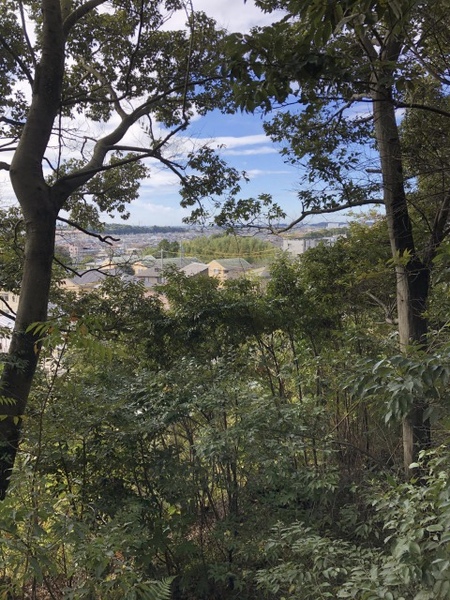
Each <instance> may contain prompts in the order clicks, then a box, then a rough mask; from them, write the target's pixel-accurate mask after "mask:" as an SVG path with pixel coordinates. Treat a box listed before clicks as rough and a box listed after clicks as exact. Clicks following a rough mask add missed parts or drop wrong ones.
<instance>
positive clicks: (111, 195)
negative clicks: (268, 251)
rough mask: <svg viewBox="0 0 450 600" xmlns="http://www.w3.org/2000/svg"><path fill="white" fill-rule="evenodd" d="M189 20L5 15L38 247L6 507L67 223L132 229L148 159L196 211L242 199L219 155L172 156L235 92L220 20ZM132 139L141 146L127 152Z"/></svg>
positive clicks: (10, 421) (11, 97)
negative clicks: (108, 220) (222, 66)
mask: <svg viewBox="0 0 450 600" xmlns="http://www.w3.org/2000/svg"><path fill="white" fill-rule="evenodd" d="M183 8H184V3H183V2H182V1H181V0H180V1H178V0H161V1H159V0H149V1H146V0H114V1H113V2H112V3H107V2H106V1H105V0H86V1H84V2H72V1H70V0H40V1H31V0H30V1H22V2H20V3H19V4H17V3H15V2H12V1H9V0H5V2H2V4H1V7H0V14H1V19H2V23H3V26H2V33H1V35H0V56H1V61H2V65H4V66H5V68H2V69H1V73H0V86H1V90H2V98H3V99H2V102H1V108H0V122H1V135H2V138H3V142H2V150H3V151H6V150H10V152H11V154H12V160H11V162H10V164H7V163H6V162H2V163H1V168H3V169H6V170H8V171H9V175H10V179H11V183H12V186H13V189H14V192H15V194H16V197H17V200H18V202H19V204H20V207H21V212H22V216H23V221H24V226H25V239H26V242H25V249H24V263H23V277H22V282H21V293H20V303H19V308H18V313H17V317H16V323H15V328H14V334H13V339H12V343H11V350H10V357H9V359H8V361H7V362H6V364H5V366H4V369H3V373H2V380H1V398H2V419H1V420H0V446H1V453H0V454H1V456H0V498H3V497H4V495H5V492H6V489H7V487H8V478H9V475H10V471H11V468H12V466H13V463H14V458H15V454H16V451H17V448H18V444H19V439H20V423H21V419H22V416H23V414H24V411H25V407H26V403H27V398H28V395H29V392H30V387H31V384H32V381H33V376H34V372H35V368H36V364H37V360H38V356H39V348H40V339H39V336H38V335H37V334H36V331H34V332H33V330H32V329H30V326H32V324H34V323H38V322H42V321H45V320H46V318H47V306H48V296H49V289H50V282H51V277H52V262H53V255H54V240H55V227H56V222H57V220H58V219H62V217H60V216H59V215H60V211H61V210H62V209H64V210H66V211H69V212H70V217H69V219H67V220H66V221H68V222H69V223H71V224H72V223H76V224H78V226H80V227H82V228H83V229H84V228H86V227H87V226H98V223H99V214H100V213H101V212H103V213H107V214H109V215H111V214H112V213H114V212H118V213H119V214H122V215H124V216H126V203H127V202H129V201H130V200H132V199H133V198H135V197H136V196H137V193H138V187H139V185H138V181H139V179H141V178H142V177H144V176H147V175H148V173H149V171H148V166H147V165H146V164H145V163H144V161H145V160H147V161H150V164H159V165H161V166H163V167H166V168H168V169H170V170H171V171H172V172H173V173H174V174H176V175H177V176H178V177H179V178H180V180H181V183H182V185H183V186H184V188H185V190H186V191H185V200H184V202H185V205H186V206H192V205H194V204H195V203H196V202H197V201H198V200H199V198H201V197H204V196H208V195H209V194H214V195H216V196H220V195H221V194H224V193H225V194H226V193H227V191H229V190H230V189H232V188H233V189H234V190H237V189H238V188H239V184H238V182H239V178H240V176H239V174H238V173H237V172H236V171H234V170H229V171H227V174H226V176H225V172H224V169H225V166H224V164H223V163H222V162H221V161H220V160H218V159H217V157H216V156H215V155H214V154H213V153H212V152H211V151H210V150H209V149H201V150H200V151H199V152H198V153H196V154H190V155H189V157H188V159H187V160H186V159H184V158H183V156H185V154H186V153H184V154H183V151H179V150H178V151H177V149H176V148H174V147H173V146H172V145H171V141H172V140H174V139H175V137H176V135H177V134H179V133H181V132H184V131H185V130H186V128H187V126H188V125H189V121H190V119H191V117H192V115H193V112H194V109H195V111H197V112H199V113H200V114H203V113H204V112H205V111H207V110H208V109H209V108H212V107H213V106H214V105H215V103H217V101H216V98H217V94H216V92H217V90H218V88H219V87H220V85H221V81H222V76H221V74H220V72H219V69H218V64H219V62H218V61H219V57H220V53H221V50H220V49H221V40H222V34H221V33H220V32H217V31H216V30H215V27H214V24H213V22H212V21H211V20H209V19H208V18H207V17H206V16H205V15H204V14H199V13H194V12H192V11H187V12H186V16H187V21H188V27H187V29H186V30H185V31H184V30H178V31H168V30H167V27H166V21H167V20H168V18H169V17H170V16H171V14H172V13H173V12H174V11H176V10H179V9H180V10H181V9H183ZM29 27H31V30H29ZM131 129H133V130H134V131H135V132H136V136H137V137H140V139H141V143H140V144H137V143H134V144H133V145H130V143H129V142H128V141H127V139H126V135H127V134H128V132H130V130H131ZM135 139H136V138H135ZM75 151H77V152H78V156H75ZM190 167H191V168H192V171H191V172H189V168H190ZM213 174H214V178H213V177H212V176H213ZM222 176H223V177H222ZM62 220H64V219H62Z"/></svg>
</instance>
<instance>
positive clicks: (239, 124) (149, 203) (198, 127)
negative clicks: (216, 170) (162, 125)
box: [128, 0, 298, 225]
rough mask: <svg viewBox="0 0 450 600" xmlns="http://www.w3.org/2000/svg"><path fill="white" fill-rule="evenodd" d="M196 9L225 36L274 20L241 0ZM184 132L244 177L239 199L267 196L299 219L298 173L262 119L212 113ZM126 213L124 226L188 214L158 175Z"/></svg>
mask: <svg viewBox="0 0 450 600" xmlns="http://www.w3.org/2000/svg"><path fill="white" fill-rule="evenodd" d="M194 8H195V9H196V10H203V11H204V12H206V13H207V14H208V15H209V16H211V17H213V18H214V19H215V20H216V22H217V24H218V25H219V26H221V27H224V28H225V29H227V30H228V31H238V32H241V33H245V32H249V31H250V29H251V28H252V27H254V26H257V25H267V24H269V23H271V22H272V21H273V20H274V19H275V16H276V15H275V16H274V15H273V14H264V13H263V12H262V11H261V10H260V9H259V8H257V7H256V6H255V5H254V3H253V2H252V1H251V0H248V1H247V2H246V3H245V4H244V0H194ZM279 14H280V13H278V16H279ZM184 20H185V15H184V14H180V15H179V21H178V22H177V19H176V18H175V21H171V23H170V25H171V26H172V25H175V26H176V25H179V26H182V24H183V23H184ZM188 132H189V135H190V136H191V137H192V138H193V139H194V140H196V142H197V145H201V144H203V143H208V144H209V145H210V146H211V147H213V148H214V147H215V148H219V147H220V148H221V150H220V154H221V156H222V157H223V158H224V159H226V161H227V163H228V164H229V165H230V166H233V167H235V168H237V169H238V170H239V171H245V172H246V175H247V177H248V178H249V182H248V183H247V184H245V183H244V184H243V189H242V196H243V197H245V198H247V197H256V196H258V194H261V193H270V194H272V195H273V198H274V201H275V202H277V203H279V204H280V205H281V206H282V207H283V208H284V209H285V210H286V212H287V213H288V214H289V217H292V218H293V217H295V216H296V215H297V214H298V201H297V196H296V187H297V173H296V170H295V168H293V167H290V166H288V165H286V164H285V163H284V162H283V159H282V157H281V156H280V154H279V152H278V148H277V147H276V145H275V144H273V143H272V142H271V140H270V139H269V138H268V137H267V136H266V135H265V133H264V130H263V120H262V118H261V116H260V115H249V114H241V113H238V114H234V115H227V114H221V113H219V112H218V111H215V112H214V113H210V114H208V115H206V116H204V117H201V118H199V119H198V120H195V121H194V122H193V124H192V125H191V126H190V128H189V130H188ZM129 212H130V215H131V216H130V219H129V221H128V222H129V223H133V224H141V225H149V224H152V225H177V224H179V223H181V221H182V218H183V217H184V216H186V215H187V214H188V212H187V211H186V210H183V209H182V208H181V207H180V198H179V195H178V184H177V183H176V180H175V179H174V178H173V177H172V176H171V175H170V174H169V173H167V172H162V171H159V172H157V173H155V174H154V175H153V177H151V178H150V179H149V180H146V181H145V182H143V183H142V186H141V193H140V197H139V199H138V200H135V201H134V202H133V203H131V205H130V207H129Z"/></svg>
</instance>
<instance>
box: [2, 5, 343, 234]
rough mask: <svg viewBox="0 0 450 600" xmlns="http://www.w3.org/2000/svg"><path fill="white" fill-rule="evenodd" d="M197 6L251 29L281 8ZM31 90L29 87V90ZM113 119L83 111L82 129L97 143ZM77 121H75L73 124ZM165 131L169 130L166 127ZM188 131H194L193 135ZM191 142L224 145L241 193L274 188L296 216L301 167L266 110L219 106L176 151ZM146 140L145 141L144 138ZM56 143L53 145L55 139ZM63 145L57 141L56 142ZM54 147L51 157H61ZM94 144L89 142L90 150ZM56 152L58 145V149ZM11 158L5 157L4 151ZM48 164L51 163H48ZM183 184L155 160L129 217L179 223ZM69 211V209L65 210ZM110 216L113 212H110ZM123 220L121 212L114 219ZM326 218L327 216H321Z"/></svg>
mask: <svg viewBox="0 0 450 600" xmlns="http://www.w3.org/2000/svg"><path fill="white" fill-rule="evenodd" d="M193 3H194V8H195V9H196V10H203V11H204V12H206V13H207V14H208V15H209V16H211V17H213V18H214V19H215V20H216V21H217V23H218V25H219V26H221V27H223V28H225V29H227V30H228V31H239V32H242V33H246V32H249V31H250V29H251V28H252V27H254V26H259V25H266V24H269V23H271V22H272V21H274V20H276V19H278V18H279V17H280V16H281V14H280V13H278V14H264V13H262V12H261V11H260V9H258V8H257V7H256V6H255V5H254V3H253V0H247V2H244V0H193ZM185 20H186V15H185V13H183V12H181V11H180V13H176V14H175V15H174V16H173V17H172V18H171V19H170V21H168V23H167V27H168V28H182V27H184V22H185ZM25 93H26V92H25ZM118 119H119V118H118V117H116V122H115V123H114V119H113V121H112V122H111V123H110V124H107V125H105V127H106V129H105V128H103V129H101V128H100V129H98V131H95V129H94V128H93V127H92V124H90V123H89V122H88V121H87V120H86V121H85V120H83V119H82V118H81V117H80V121H79V122H77V135H78V137H79V138H80V139H82V137H83V135H86V136H87V137H86V139H87V140H90V141H91V143H92V144H91V145H92V146H93V144H94V142H95V137H96V135H99V136H103V135H104V134H105V131H107V128H108V127H114V126H117V124H118ZM71 127H72V125H71ZM139 131H141V133H142V128H141V129H139V127H138V128H137V133H136V130H134V131H130V132H129V134H127V136H126V138H127V139H126V140H125V139H124V140H123V143H124V144H125V143H128V144H130V145H140V143H141V140H139V139H138V138H139ZM162 133H164V132H162ZM188 136H189V137H188ZM176 144H178V150H181V151H182V153H184V154H185V153H186V150H189V149H190V148H192V144H195V145H196V146H201V145H204V144H208V145H210V146H211V147H213V148H214V147H215V148H218V147H220V148H221V149H220V154H221V156H222V157H223V158H224V159H226V161H227V162H228V163H229V164H230V166H233V167H235V168H237V169H238V170H240V171H245V172H246V173H247V176H248V178H249V182H248V183H247V184H243V190H242V197H244V198H248V197H257V196H258V195H259V194H262V193H269V194H271V195H272V197H273V200H274V201H275V202H276V203H277V204H279V205H280V206H281V207H282V208H283V209H284V210H285V212H286V213H287V220H292V219H295V218H296V217H297V216H298V214H299V212H300V206H299V202H298V200H297V190H298V186H299V183H298V182H299V173H298V170H297V169H296V168H294V167H292V166H290V165H287V164H285V163H284V161H283V159H282V157H281V155H280V154H279V152H278V148H277V147H276V145H275V144H273V143H272V142H271V140H270V139H269V138H268V137H266V136H265V134H264V130H263V120H262V118H261V115H258V114H256V115H250V114H242V113H238V114H234V115H230V114H221V113H219V112H218V111H215V112H213V113H210V114H208V115H206V116H205V117H201V118H197V119H194V121H193V123H192V125H191V126H190V127H189V130H188V132H187V134H185V137H184V138H183V137H182V138H181V139H179V140H178V142H176V143H175V146H174V153H175V154H176V153H177V146H176ZM144 145H145V141H144ZM50 147H51V145H50ZM57 147H58V145H57V144H54V148H57ZM51 151H52V150H51V149H50V151H49V160H50V161H51V162H54V163H55V162H56V160H55V157H52V156H51V154H50V152H51ZM63 151H65V152H67V153H68V154H67V156H65V157H63V158H65V159H68V158H71V157H72V156H73V153H72V150H71V149H70V147H69V146H67V147H64V148H63ZM88 151H89V148H87V146H86V152H88ZM53 152H56V150H53ZM5 158H6V157H5ZM52 158H53V161H52ZM44 169H46V170H48V172H50V171H49V169H48V165H47V164H46V163H44ZM0 185H1V197H0V199H1V200H2V203H3V204H8V203H13V202H14V194H13V192H12V190H11V187H10V185H9V181H8V177H7V173H6V172H4V171H3V172H0ZM178 189H179V185H178V182H177V180H176V178H175V176H174V175H173V174H172V173H171V172H168V171H167V170H164V169H162V168H161V166H160V165H158V164H155V165H153V166H151V176H150V178H149V179H147V180H145V181H143V182H142V185H141V189H140V196H139V198H138V199H137V200H135V201H134V202H132V203H131V204H130V205H129V212H130V218H129V220H128V223H130V224H136V225H137V224H140V225H180V224H181V223H182V219H183V217H184V216H186V215H187V214H188V213H187V211H185V210H183V209H182V208H181V207H180V196H179V192H178ZM63 216H64V213H63ZM339 219H340V220H342V217H340V216H337V215H330V216H329V218H328V219H327V220H328V221H336V220H339ZM105 220H106V221H111V219H110V218H105ZM114 220H115V221H117V222H119V221H120V218H119V217H117V219H114ZM322 220H325V219H322Z"/></svg>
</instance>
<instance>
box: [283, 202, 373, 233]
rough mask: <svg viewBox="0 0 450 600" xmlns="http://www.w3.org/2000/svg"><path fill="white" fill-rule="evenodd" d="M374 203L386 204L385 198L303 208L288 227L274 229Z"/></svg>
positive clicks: (284, 229) (291, 226) (285, 228)
mask: <svg viewBox="0 0 450 600" xmlns="http://www.w3.org/2000/svg"><path fill="white" fill-rule="evenodd" d="M372 204H380V205H381V204H384V202H383V200H364V201H361V202H358V203H353V204H352V203H351V202H348V203H347V204H340V205H339V206H334V207H332V208H315V209H312V210H305V209H303V210H302V213H301V215H300V216H299V217H298V218H297V219H295V220H294V221H291V223H289V225H287V226H286V227H283V228H281V229H276V230H275V229H272V230H273V232H274V233H284V232H285V231H290V230H291V229H292V228H293V227H295V226H296V225H298V224H299V223H301V222H302V221H303V220H304V219H306V217H311V216H312V215H325V214H331V213H336V212H340V211H341V210H349V209H351V208H357V207H358V206H370V205H372Z"/></svg>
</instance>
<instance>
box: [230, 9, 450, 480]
mask: <svg viewBox="0 0 450 600" xmlns="http://www.w3.org/2000/svg"><path fill="white" fill-rule="evenodd" d="M257 4H258V5H259V6H260V7H261V8H262V9H263V10H265V11H269V12H270V11H272V10H274V9H277V8H281V9H283V10H285V11H287V16H286V17H285V18H284V19H282V20H281V21H280V22H278V23H275V24H274V25H273V26H271V27H268V28H263V29H259V30H256V31H254V32H253V33H252V34H251V35H249V36H241V35H236V36H234V38H233V39H232V41H231V46H232V48H233V50H232V52H234V56H233V58H232V60H231V67H230V68H231V73H232V76H233V77H234V78H235V82H236V84H235V90H236V100H237V102H238V104H239V105H240V106H241V107H242V108H245V109H247V110H255V109H256V108H259V107H262V108H263V109H264V110H265V111H269V110H270V109H271V108H272V107H273V106H274V105H276V104H280V103H284V102H286V101H287V100H289V101H290V103H291V104H292V103H293V104H294V105H296V107H297V109H296V110H291V111H281V112H279V114H278V115H277V116H276V117H275V118H274V119H273V121H272V122H271V123H270V124H268V125H267V126H266V129H267V132H268V133H269V134H270V135H271V136H272V138H273V139H274V140H275V141H277V142H282V143H284V148H283V150H282V152H283V153H284V155H285V156H286V160H287V161H288V162H291V163H294V164H303V165H304V167H305V178H304V182H303V183H304V186H303V187H302V189H301V190H300V192H299V198H300V199H301V200H302V202H303V208H302V212H301V215H300V217H299V218H298V219H297V220H296V221H295V223H298V222H299V221H301V220H302V219H304V218H305V217H306V216H308V215H310V214H318V213H324V212H328V213H330V212H336V211H338V210H342V209H344V208H352V207H354V206H363V205H371V204H382V205H384V207H385V210H386V216H387V224H388V232H389V240H390V245H391V254H392V261H393V264H394V265H395V271H396V282H397V283H396V285H397V313H398V331H399V341H400V346H401V348H402V350H403V351H404V352H408V349H409V348H410V347H411V346H419V347H420V348H422V349H426V347H427V328H428V325H427V319H426V316H425V310H426V306H427V300H428V296H429V290H430V274H431V270H432V265H433V259H434V257H435V256H436V252H437V249H438V248H439V246H440V244H441V243H442V241H443V240H444V238H445V236H446V235H447V232H448V216H449V207H450V204H449V202H450V197H449V194H448V183H447V177H446V175H445V171H444V170H443V169H442V167H441V164H439V165H436V164H435V167H433V172H434V173H435V174H436V173H437V172H438V173H440V175H441V177H440V179H439V183H440V191H439V194H437V193H435V191H433V194H432V197H430V194H429V192H428V190H426V189H423V188H422V189H421V190H420V189H419V190H418V191H419V192H421V193H422V195H423V198H424V200H423V202H426V203H427V204H428V206H429V207H431V210H430V208H429V209H428V210H427V211H426V215H424V213H423V212H420V211H419V212H414V211H413V209H412V206H411V204H410V200H411V199H413V198H412V195H411V188H414V184H413V183H411V182H414V181H417V180H418V179H420V177H421V175H423V173H422V172H421V167H423V165H424V162H423V160H422V161H418V160H416V161H414V160H411V159H409V160H408V161H407V163H406V162H405V157H404V141H403V140H402V137H401V132H400V128H399V117H398V111H399V110H400V109H402V110H403V109H406V111H407V114H408V115H412V114H414V115H416V116H415V117H414V119H412V118H411V119H410V121H414V120H415V126H416V129H415V131H416V134H418V127H417V126H418V124H419V123H420V127H423V125H424V123H425V121H424V119H426V115H430V114H433V115H434V116H436V115H440V116H441V117H442V118H444V117H445V119H447V123H448V118H449V117H450V112H449V111H448V110H447V107H446V106H445V102H444V100H443V98H444V97H445V95H446V91H445V86H446V84H447V83H448V80H447V69H448V65H447V62H446V59H445V55H446V53H445V51H444V49H445V48H448V16H447V13H446V11H447V9H448V2H447V0H444V1H441V2H437V3H436V2H418V1H415V0H401V1H399V0H387V1H377V0H357V1H354V2H344V3H343V2H338V1H332V2H328V3H324V2H321V1H319V0H317V1H316V0H311V1H309V2H301V3H293V2H290V1H288V0H260V1H258V2H257ZM430 81H432V82H434V85H435V86H437V87H438V88H439V90H440V93H439V94H438V97H436V95H435V96H434V98H433V97H432V96H431V95H430V94H425V93H424V90H425V89H427V88H429V82H430ZM446 127H447V128H448V125H447V126H446ZM419 135H420V136H423V135H424V133H423V130H422V131H421V133H420V134H419ZM425 135H426V134H425ZM427 139H429V140H430V143H432V142H431V140H432V138H431V135H430V137H428V136H427ZM374 141H375V145H374V143H373V142H374ZM432 145H433V148H434V149H435V150H436V148H437V147H438V145H439V142H437V143H436V144H433V143H432ZM422 154H423V153H422ZM429 156H431V155H430V154H429ZM407 167H408V170H407ZM438 169H439V170H438ZM306 184H308V186H309V187H306ZM313 184H316V187H315V188H311V185H313ZM416 200H417V198H416ZM422 204H423V203H422ZM412 211H413V212H414V215H415V216H419V215H421V216H422V217H425V218H423V219H422V225H421V227H422V233H421V234H420V235H419V236H418V235H417V230H415V229H414V227H413V223H412V216H411V215H412ZM424 231H426V232H427V233H426V240H425V241H424V239H423V236H424V234H423V232H424ZM419 240H420V242H421V243H419ZM426 411H427V402H426V398H423V399H421V400H420V401H416V402H415V403H414V405H412V406H410V407H409V410H408V411H407V413H406V414H405V415H404V419H403V445H404V463H405V468H406V470H408V468H409V465H410V464H411V463H413V462H415V461H416V460H417V456H418V452H419V451H420V450H421V449H423V448H425V447H427V445H428V444H429V442H430V427H429V422H428V420H427V417H426Z"/></svg>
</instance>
